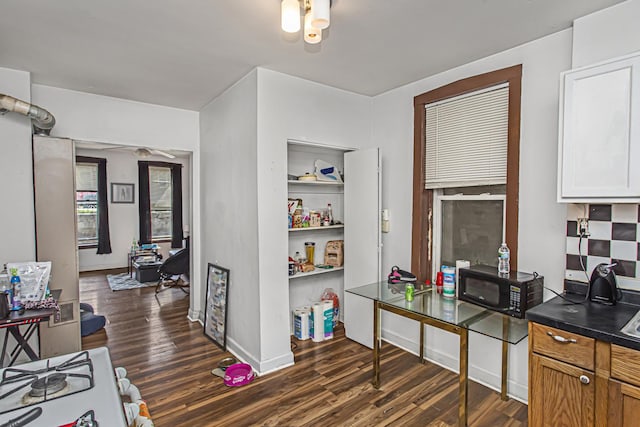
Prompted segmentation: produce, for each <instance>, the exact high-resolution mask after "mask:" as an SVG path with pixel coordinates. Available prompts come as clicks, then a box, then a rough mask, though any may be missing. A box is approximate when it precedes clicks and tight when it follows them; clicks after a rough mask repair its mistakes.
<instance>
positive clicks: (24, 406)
mask: <svg viewBox="0 0 640 427" xmlns="http://www.w3.org/2000/svg"><path fill="white" fill-rule="evenodd" d="M39 409H41V410H42V411H41V413H40V410H39ZM26 413H31V414H32V415H33V416H35V415H36V413H37V414H38V415H37V416H36V417H35V419H34V420H33V421H31V422H29V423H28V424H25V425H26V426H28V427H38V426H43V427H44V426H47V427H51V426H62V425H66V424H68V423H71V422H73V421H74V420H77V419H79V418H81V417H82V416H86V415H87V414H91V415H92V416H95V421H97V422H99V423H101V424H102V425H109V426H126V422H125V418H124V412H123V409H122V401H121V399H120V395H119V393H118V387H117V385H116V379H115V373H114V371H113V366H112V365H111V359H110V357H109V352H108V350H107V348H106V347H102V348H98V349H94V350H89V351H83V352H79V353H72V354H68V355H64V356H57V357H53V358H50V359H45V360H38V361H35V362H30V363H26V364H24V365H20V366H15V367H10V368H6V369H2V370H0V425H2V424H4V423H7V422H9V421H10V420H15V419H16V418H18V417H20V416H22V415H24V414H26ZM85 425H97V424H85Z"/></svg>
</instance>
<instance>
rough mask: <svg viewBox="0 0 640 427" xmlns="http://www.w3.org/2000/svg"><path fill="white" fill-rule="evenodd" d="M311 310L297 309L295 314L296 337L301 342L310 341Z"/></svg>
mask: <svg viewBox="0 0 640 427" xmlns="http://www.w3.org/2000/svg"><path fill="white" fill-rule="evenodd" d="M309 314H310V313H309V310H305V309H303V308H297V309H296V310H295V311H294V312H293V324H294V336H295V337H296V338H298V339H299V340H308V339H309Z"/></svg>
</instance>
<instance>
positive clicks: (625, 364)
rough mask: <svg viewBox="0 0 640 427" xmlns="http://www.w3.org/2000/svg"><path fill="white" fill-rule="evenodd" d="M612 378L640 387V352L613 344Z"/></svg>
mask: <svg viewBox="0 0 640 427" xmlns="http://www.w3.org/2000/svg"><path fill="white" fill-rule="evenodd" d="M611 376H612V377H613V378H616V379H618V380H620V381H624V382H627V383H629V384H633V385H636V386H640V351H638V350H632V349H630V348H626V347H621V346H619V345H615V344H611Z"/></svg>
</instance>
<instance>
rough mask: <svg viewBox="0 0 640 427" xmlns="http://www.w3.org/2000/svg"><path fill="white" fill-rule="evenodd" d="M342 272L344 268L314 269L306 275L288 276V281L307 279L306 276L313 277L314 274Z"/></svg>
mask: <svg viewBox="0 0 640 427" xmlns="http://www.w3.org/2000/svg"><path fill="white" fill-rule="evenodd" d="M342 270H344V267H333V268H328V269H325V268H316V269H315V270H313V271H308V272H306V273H296V274H294V275H293V276H289V280H291V279H297V278H299V277H307V276H315V275H316V274H324V273H331V272H333V271H342Z"/></svg>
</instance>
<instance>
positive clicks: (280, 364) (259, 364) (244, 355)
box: [227, 338, 294, 375]
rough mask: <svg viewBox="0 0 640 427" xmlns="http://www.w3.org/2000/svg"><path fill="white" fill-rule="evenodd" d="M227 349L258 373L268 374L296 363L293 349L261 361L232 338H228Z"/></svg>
mask: <svg viewBox="0 0 640 427" xmlns="http://www.w3.org/2000/svg"><path fill="white" fill-rule="evenodd" d="M227 351H228V352H230V353H231V354H233V355H234V356H235V357H236V358H238V360H240V361H241V362H243V363H248V364H249V365H251V367H252V368H253V369H255V371H256V372H257V373H258V375H266V374H269V373H271V372H275V371H279V370H280V369H284V368H287V367H289V366H293V363H294V360H293V353H292V352H291V351H289V352H288V353H286V354H283V355H281V356H278V357H276V358H273V359H269V360H265V361H260V360H258V359H257V358H255V357H254V356H253V355H252V354H249V352H248V351H246V350H245V349H244V348H243V347H242V346H240V345H239V344H238V343H237V342H235V341H234V340H233V339H231V338H227Z"/></svg>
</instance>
